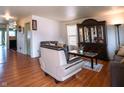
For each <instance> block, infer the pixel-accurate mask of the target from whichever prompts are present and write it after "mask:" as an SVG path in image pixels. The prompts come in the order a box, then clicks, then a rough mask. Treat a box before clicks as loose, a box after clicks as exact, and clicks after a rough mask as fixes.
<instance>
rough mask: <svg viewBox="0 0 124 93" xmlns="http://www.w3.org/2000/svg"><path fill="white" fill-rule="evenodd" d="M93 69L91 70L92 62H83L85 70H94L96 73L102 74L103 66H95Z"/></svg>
mask: <svg viewBox="0 0 124 93" xmlns="http://www.w3.org/2000/svg"><path fill="white" fill-rule="evenodd" d="M93 67H94V68H93V69H92V68H91V62H89V61H83V68H84V69H88V70H92V71H95V72H100V71H101V69H102V67H103V64H97V65H96V64H95V63H94V64H93Z"/></svg>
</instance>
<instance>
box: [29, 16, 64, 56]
mask: <svg viewBox="0 0 124 93" xmlns="http://www.w3.org/2000/svg"><path fill="white" fill-rule="evenodd" d="M32 19H33V20H37V30H32V53H31V54H32V55H31V56H32V57H38V56H39V47H40V42H41V41H51V40H55V41H60V42H62V38H61V36H60V32H61V30H63V29H62V28H61V26H62V24H61V23H60V22H57V21H54V20H50V19H47V18H43V17H38V16H34V15H33V16H32Z"/></svg>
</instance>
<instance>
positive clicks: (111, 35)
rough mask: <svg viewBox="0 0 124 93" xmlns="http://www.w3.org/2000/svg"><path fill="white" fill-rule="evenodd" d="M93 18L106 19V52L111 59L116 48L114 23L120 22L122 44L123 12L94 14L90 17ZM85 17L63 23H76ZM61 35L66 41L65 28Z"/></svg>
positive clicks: (123, 34)
mask: <svg viewBox="0 0 124 93" xmlns="http://www.w3.org/2000/svg"><path fill="white" fill-rule="evenodd" d="M90 18H93V19H96V20H98V21H106V22H107V42H108V44H107V47H108V54H109V58H110V59H112V58H113V55H114V51H115V50H116V49H117V38H116V35H117V32H116V29H115V26H114V24H118V23H119V24H120V23H121V24H122V25H121V26H120V41H121V45H124V13H120V14H112V15H107V16H96V17H90ZM85 19H89V18H82V19H77V20H73V21H69V22H64V23H63V24H64V25H65V27H66V25H68V24H78V23H82V22H83V21H84V20H85ZM61 34H62V35H61V36H62V37H63V40H64V42H66V41H67V31H66V29H65V30H63V32H61Z"/></svg>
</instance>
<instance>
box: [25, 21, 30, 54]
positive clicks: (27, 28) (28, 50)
mask: <svg viewBox="0 0 124 93" xmlns="http://www.w3.org/2000/svg"><path fill="white" fill-rule="evenodd" d="M25 32H26V38H25V39H26V51H27V55H31V43H30V42H31V29H30V23H26V24H25Z"/></svg>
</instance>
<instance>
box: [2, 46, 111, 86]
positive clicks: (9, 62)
mask: <svg viewBox="0 0 124 93" xmlns="http://www.w3.org/2000/svg"><path fill="white" fill-rule="evenodd" d="M1 50H2V52H1ZM99 63H102V64H103V65H104V66H103V68H102V70H101V72H99V73H98V72H93V71H90V70H85V69H83V70H82V71H81V72H79V73H78V74H76V75H75V76H73V77H71V78H69V79H68V80H66V81H64V82H60V83H58V84H56V83H55V82H54V79H53V78H52V77H50V76H45V75H44V73H43V71H42V70H41V69H40V64H39V61H38V59H31V58H30V57H29V56H26V55H23V54H19V53H17V52H14V51H11V50H8V51H6V50H5V49H4V48H2V49H0V86H7V87H8V86H12V87H19V86H20V87H22V86H24V87H28V86H31V87H39V86H42V87H60V86H62V87H83V86H84V87H91V86H92V87H108V86H110V76H109V63H108V62H106V61H100V60H99Z"/></svg>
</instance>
